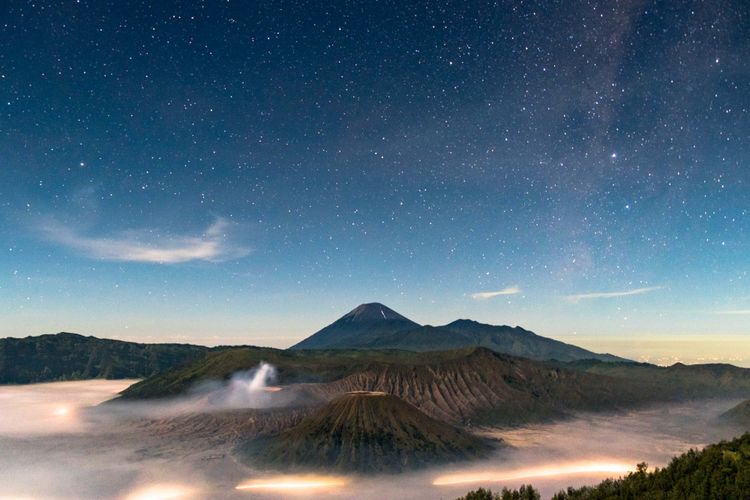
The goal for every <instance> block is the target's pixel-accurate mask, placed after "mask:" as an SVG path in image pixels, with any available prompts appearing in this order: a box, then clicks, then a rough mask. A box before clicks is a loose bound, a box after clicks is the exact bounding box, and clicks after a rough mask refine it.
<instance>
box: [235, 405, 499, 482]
mask: <svg viewBox="0 0 750 500" xmlns="http://www.w3.org/2000/svg"><path fill="white" fill-rule="evenodd" d="M490 448H491V447H490V445H489V444H487V443H486V442H485V441H483V440H481V439H480V438H477V437H475V436H473V435H471V434H469V433H467V432H465V431H462V430H460V429H457V428H455V427H453V426H450V425H448V424H445V423H443V422H440V421H438V420H435V419H433V418H430V417H428V416H427V415H425V414H424V413H422V412H420V411H419V410H418V409H417V408H415V407H414V406H412V405H410V404H408V403H406V402H405V401H403V400H401V399H399V398H397V397H395V396H392V395H390V394H384V393H372V392H357V393H348V394H344V395H341V396H338V397H337V398H335V399H334V400H333V401H331V402H329V403H328V404H326V405H325V406H323V407H322V408H320V409H319V410H318V411H316V412H315V413H314V414H313V415H311V416H310V417H307V418H305V419H304V420H303V421H302V422H300V423H299V424H297V425H295V426H294V427H291V428H290V429H287V430H285V431H283V432H282V433H281V434H279V435H277V436H275V437H272V438H267V439H261V440H254V441H250V442H249V443H247V444H246V445H244V446H241V447H240V448H239V450H238V453H239V455H240V456H241V457H245V458H249V459H251V460H253V459H254V460H257V461H258V462H259V463H260V465H262V466H265V467H271V468H274V467H278V468H281V469H283V470H289V469H292V470H295V469H306V470H310V469H321V468H323V469H326V470H331V469H334V470H340V471H357V472H367V473H376V472H391V473H392V472H401V471H403V470H407V469H415V468H419V467H424V466H427V465H432V464H436V463H443V462H453V461H459V460H468V459H474V458H481V457H483V456H486V454H487V453H488V452H489V450H490Z"/></svg>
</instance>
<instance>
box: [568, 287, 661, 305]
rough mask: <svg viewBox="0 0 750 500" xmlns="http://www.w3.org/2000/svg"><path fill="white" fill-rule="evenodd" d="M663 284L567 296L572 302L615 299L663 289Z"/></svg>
mask: <svg viewBox="0 0 750 500" xmlns="http://www.w3.org/2000/svg"><path fill="white" fill-rule="evenodd" d="M662 288H664V287H663V286H650V287H645V288H634V289H632V290H623V291H620V292H592V293H579V294H575V295H567V296H565V298H566V299H567V300H569V301H571V302H580V301H581V300H589V299H614V298H617V297H629V296H631V295H642V294H644V293H649V292H653V291H655V290H661V289H662Z"/></svg>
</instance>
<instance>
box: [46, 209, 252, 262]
mask: <svg viewBox="0 0 750 500" xmlns="http://www.w3.org/2000/svg"><path fill="white" fill-rule="evenodd" d="M231 225H232V224H231V223H230V222H229V221H228V220H227V219H225V218H217V219H216V220H215V221H214V222H213V224H211V225H210V226H209V227H208V228H207V229H206V230H205V231H204V232H203V233H202V234H200V235H196V236H188V235H177V236H174V235H172V236H161V235H159V234H158V232H156V231H154V230H138V231H133V230H131V231H123V232H119V233H116V234H114V235H112V236H87V235H84V234H82V233H81V232H79V231H77V230H75V229H71V228H69V227H66V226H64V225H63V224H60V223H59V222H54V221H53V222H50V221H47V222H46V223H45V224H43V225H42V226H41V230H42V232H43V233H44V235H45V236H46V237H47V238H48V239H49V240H51V241H54V242H55V243H59V244H61V245H64V246H66V247H68V248H72V249H74V250H78V251H80V252H82V253H83V254H85V255H87V256H88V257H92V258H95V259H101V260H114V261H126V262H151V263H158V264H179V263H183V262H190V261H194V260H204V261H211V262H218V261H225V260H229V259H234V258H239V257H243V256H245V255H247V254H248V253H250V250H249V249H248V248H247V247H243V246H239V245H236V244H234V243H232V242H231V241H230V239H229V236H228V232H229V230H230V227H231Z"/></svg>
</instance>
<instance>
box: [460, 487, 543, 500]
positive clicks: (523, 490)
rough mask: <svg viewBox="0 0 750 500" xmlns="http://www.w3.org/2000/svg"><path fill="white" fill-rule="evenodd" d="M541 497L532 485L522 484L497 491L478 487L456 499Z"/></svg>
mask: <svg viewBox="0 0 750 500" xmlns="http://www.w3.org/2000/svg"><path fill="white" fill-rule="evenodd" d="M541 498H542V496H541V495H540V494H539V492H538V491H537V490H536V489H534V487H532V486H530V485H529V486H527V485H525V484H523V485H521V487H520V488H518V489H517V490H509V489H508V488H503V489H502V490H501V491H500V492H499V493H493V492H492V490H485V489H484V488H479V489H477V490H473V491H470V492H468V493H467V494H466V495H465V496H462V497H460V498H457V499H456V500H540V499H541Z"/></svg>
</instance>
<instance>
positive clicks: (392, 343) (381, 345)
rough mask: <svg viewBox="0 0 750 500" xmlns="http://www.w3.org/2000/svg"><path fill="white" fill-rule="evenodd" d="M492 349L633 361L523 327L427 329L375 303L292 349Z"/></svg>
mask: <svg viewBox="0 0 750 500" xmlns="http://www.w3.org/2000/svg"><path fill="white" fill-rule="evenodd" d="M468 347H486V348H488V349H490V350H493V351H495V352H499V353H503V354H510V355H513V356H521V357H524V358H529V359H535V360H542V361H543V360H552V359H555V360H558V361H563V362H567V361H578V360H584V359H595V360H598V361H607V362H614V361H629V360H626V359H624V358H620V357H618V356H613V355H611V354H599V353H595V352H591V351H588V350H586V349H583V348H581V347H578V346H575V345H571V344H566V343H564V342H560V341H558V340H554V339H550V338H547V337H542V336H540V335H537V334H535V333H533V332H531V331H529V330H525V329H523V328H521V327H518V326H517V327H510V326H495V325H486V324H483V323H479V322H477V321H473V320H468V319H459V320H456V321H453V322H452V323H449V324H447V325H443V326H422V325H420V324H418V323H416V322H414V321H412V320H410V319H408V318H406V317H404V316H402V315H401V314H399V313H397V312H396V311H394V310H392V309H390V308H389V307H387V306H384V305H383V304H380V303H377V302H373V303H369V304H362V305H360V306H358V307H356V308H354V309H353V310H352V311H350V312H349V313H347V314H346V315H344V316H342V317H341V318H340V319H338V320H337V321H335V322H333V323H331V324H330V325H328V326H326V327H325V328H323V329H322V330H320V331H318V332H317V333H315V334H313V335H311V336H310V337H308V338H306V339H305V340H303V341H302V342H299V343H298V344H296V345H294V346H292V347H291V348H290V349H402V350H407V351H417V352H422V351H442V350H449V349H463V348H468Z"/></svg>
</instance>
